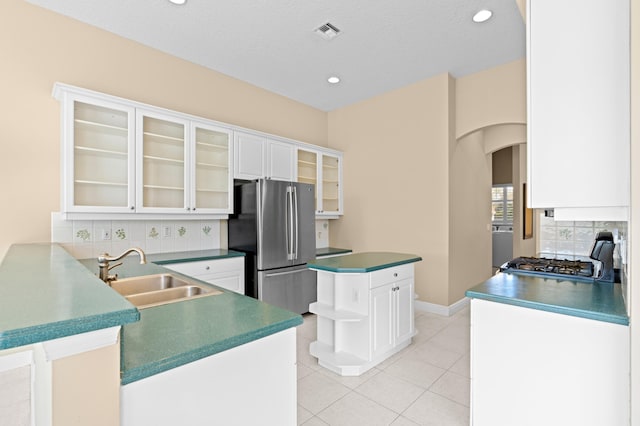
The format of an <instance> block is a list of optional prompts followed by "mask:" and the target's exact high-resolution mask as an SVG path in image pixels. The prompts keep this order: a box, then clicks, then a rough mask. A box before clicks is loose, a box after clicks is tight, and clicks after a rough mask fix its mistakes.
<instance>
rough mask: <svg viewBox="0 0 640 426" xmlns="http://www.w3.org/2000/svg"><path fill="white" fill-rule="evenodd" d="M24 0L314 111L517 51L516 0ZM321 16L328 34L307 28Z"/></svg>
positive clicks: (478, 66) (503, 59) (521, 50)
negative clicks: (481, 15)
mask: <svg viewBox="0 0 640 426" xmlns="http://www.w3.org/2000/svg"><path fill="white" fill-rule="evenodd" d="M28 1H29V2H30V3H33V4H36V5H40V6H42V7H45V8H47V9H50V10H53V11H55V12H59V13H61V14H64V15H67V16H70V17H72V18H75V19H78V20H80V21H83V22H86V23H88V24H91V25H94V26H96V27H99V28H103V29H105V30H107V31H110V32H113V33H115V34H118V35H120V36H122V37H126V38H128V39H131V40H135V41H137V42H139V43H142V44H144V45H147V46H151V47H154V48H156V49H158V50H161V51H163V52H166V53H169V54H171V55H174V56H177V57H180V58H183V59H186V60H188V61H191V62H194V63H196V64H200V65H203V66H205V67H208V68H211V69H213V70H216V71H219V72H221V73H223V74H226V75H229V76H232V77H235V78H237V79H240V80H243V81H246V82H248V83H251V84H253V85H256V86H258V87H262V88H264V89H266V90H269V91H271V92H275V93H279V94H281V95H283V96H286V97H288V98H291V99H294V100H296V101H299V102H302V103H304V104H307V105H310V106H312V107H315V108H318V109H320V110H323V111H331V110H333V109H336V108H340V107H343V106H346V105H349V104H351V103H354V102H357V101H360V100H363V99H367V98H370V97H372V96H375V95H378V94H380V93H384V92H386V91H389V90H392V89H395V88H399V87H402V86H406V85H408V84H411V83H414V82H417V81H420V80H423V79H426V78H429V77H432V76H434V75H437V74H440V73H443V72H449V73H451V74H452V75H453V76H454V77H461V76H464V75H467V74H472V73H475V72H478V71H481V70H484V69H488V68H491V67H494V66H496V65H500V64H503V63H507V62H510V61H513V60H516V59H519V58H522V57H524V54H525V28H524V23H523V20H522V17H521V15H520V13H519V11H518V7H517V5H516V2H515V0H248V1H247V0H216V1H213V0H187V3H186V4H185V5H184V6H176V5H173V4H171V3H169V1H168V0H28ZM485 8H486V9H490V10H492V11H493V18H492V19H491V20H489V21H487V22H485V23H482V24H476V23H474V22H472V20H471V18H472V16H473V14H474V13H475V12H476V11H478V10H480V9H485ZM326 22H330V23H331V24H333V25H335V26H336V27H338V28H339V29H340V30H341V33H340V35H339V36H338V37H336V38H335V39H333V40H330V41H325V40H323V39H321V38H320V37H319V36H317V35H316V34H315V33H314V30H315V29H316V28H317V27H319V26H320V25H322V24H324V23H326ZM331 75H338V76H339V77H340V78H341V79H342V81H341V82H340V84H337V85H330V84H329V83H327V78H328V77H329V76H331Z"/></svg>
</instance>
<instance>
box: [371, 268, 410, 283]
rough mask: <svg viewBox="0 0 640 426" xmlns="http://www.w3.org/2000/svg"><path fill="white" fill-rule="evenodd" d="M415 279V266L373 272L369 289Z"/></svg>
mask: <svg viewBox="0 0 640 426" xmlns="http://www.w3.org/2000/svg"><path fill="white" fill-rule="evenodd" d="M412 277H413V264H412V263H409V264H406V265H400V266H394V267H391V268H386V269H381V270H379V271H374V272H371V281H370V283H369V288H376V287H379V286H381V285H384V284H388V283H392V282H396V281H400V280H404V279H407V278H412Z"/></svg>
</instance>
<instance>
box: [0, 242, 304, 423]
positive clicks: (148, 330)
mask: <svg viewBox="0 0 640 426" xmlns="http://www.w3.org/2000/svg"><path fill="white" fill-rule="evenodd" d="M237 255H239V254H237V253H232V252H227V251H226V250H211V251H210V253H202V252H198V253H196V254H195V255H194V254H193V253H191V254H190V253H183V254H174V255H168V254H162V255H157V257H156V256H155V255H149V256H148V260H149V261H150V263H148V264H146V265H140V264H138V261H139V259H138V258H137V257H135V258H134V257H130V258H125V259H123V265H121V266H118V268H117V269H116V270H114V271H113V272H118V274H119V276H120V278H128V277H135V276H141V275H152V274H158V273H168V272H169V271H168V270H167V269H165V268H164V267H162V266H160V265H157V264H154V263H152V262H154V261H158V262H159V263H167V262H171V261H172V260H174V261H178V262H180V261H185V260H194V259H197V260H201V259H205V258H211V257H214V258H219V257H228V256H237ZM194 256H195V257H194ZM97 269H98V268H97V262H96V261H95V260H94V259H87V260H83V261H78V260H76V259H74V258H73V257H72V256H71V255H69V254H68V253H67V252H66V251H65V250H64V249H62V248H61V247H59V246H58V245H56V244H23V245H14V246H12V247H11V249H10V250H9V252H8V254H7V256H6V257H5V259H4V260H3V262H2V265H1V266H0V282H1V283H2V285H0V300H1V301H3V302H2V303H3V304H2V309H1V310H0V324H1V326H0V349H3V350H2V351H0V361H2V362H0V374H6V373H7V372H9V373H11V372H12V371H13V370H14V368H11V369H9V370H8V369H6V368H5V366H6V365H7V362H5V361H8V362H9V363H14V364H15V369H17V368H22V367H27V368H28V369H30V370H31V367H30V366H31V365H35V367H34V368H33V370H31V371H34V373H33V375H34V376H35V381H36V385H37V387H36V389H35V391H32V390H31V389H30V388H31V381H30V379H29V380H25V381H24V386H23V387H24V388H25V389H24V392H25V393H26V394H27V395H32V396H31V397H32V398H33V400H32V403H30V404H31V406H33V407H34V412H35V413H27V415H28V416H30V417H32V418H34V419H35V423H36V424H40V423H43V424H46V423H53V424H117V423H118V422H120V423H121V424H123V425H126V424H176V423H181V422H184V423H188V424H198V423H199V422H200V423H202V418H203V417H202V416H206V417H207V418H208V419H209V420H211V419H213V418H215V419H216V420H219V421H220V423H221V424H222V423H224V424H232V420H233V421H238V419H241V420H240V422H242V421H245V424H251V423H256V422H259V419H262V420H264V419H265V418H270V419H274V421H275V423H277V424H294V423H295V413H296V394H295V392H296V387H295V383H296V382H295V380H296V368H295V326H297V325H299V324H301V322H302V319H301V317H300V316H299V315H296V314H294V313H291V312H288V311H285V310H282V309H279V308H276V307H273V306H270V305H267V304H265V303H262V302H260V301H258V300H255V299H252V298H249V297H245V296H243V295H240V294H237V293H234V292H232V291H227V290H223V291H222V294H219V295H215V296H210V297H203V298H195V299H193V300H186V301H182V302H178V303H171V304H166V305H162V306H155V307H150V308H146V309H140V310H138V309H136V308H135V307H134V306H133V305H131V304H130V303H129V302H128V301H127V300H125V298H124V297H122V296H120V295H119V294H117V293H116V292H115V291H113V290H112V289H110V288H109V287H108V286H106V285H105V284H104V283H103V282H102V281H101V280H100V279H98V278H97V277H96V275H95V273H96V272H97ZM171 274H176V275H180V274H177V273H176V272H171ZM202 284H203V285H204V283H202ZM125 325H126V327H125ZM121 327H122V329H121ZM118 331H120V333H119V335H120V339H118ZM105 332H108V333H107V334H106V335H105ZM96 342H97V343H96ZM118 343H119V344H118ZM61 350H62V352H60V351H61ZM22 354H26V355H25V356H22ZM97 354H99V355H100V356H99V357H98V356H97ZM63 374H64V375H63ZM213 376H215V377H213ZM41 385H43V386H41ZM167 388H169V391H167ZM43 389H44V390H43ZM149 389H153V391H150V390H149ZM267 389H268V391H267ZM16 392H17V390H16V391H15V392H14V390H12V393H16ZM251 393H253V395H254V396H255V395H257V394H259V395H261V396H264V395H267V396H273V397H272V398H271V397H266V398H261V399H257V398H254V399H255V401H254V403H253V405H254V407H257V406H259V407H260V408H259V409H256V410H244V409H242V407H244V406H245V405H244V404H245V403H246V400H245V399H243V398H246V397H247V396H248V395H249V394H251ZM176 394H179V395H180V397H181V398H185V401H184V402H181V403H176V402H177V401H178V400H176ZM54 395H55V398H54ZM240 396H242V398H241V397H240ZM249 397H251V395H249ZM80 398H82V401H83V404H82V405H83V407H78V404H77V401H78V400H79V399H80ZM162 398H166V399H168V400H169V401H167V400H165V399H162ZM274 398H276V399H277V400H278V402H277V403H274ZM256 404H257V405H256ZM263 405H264V406H263ZM204 406H207V407H211V409H207V410H200V409H197V410H194V409H193V407H204ZM121 411H122V417H121ZM27 418H28V417H27ZM98 418H99V419H100V421H101V422H102V423H100V422H99V423H96V419H98ZM71 419H73V421H72V420H71ZM230 419H231V420H230Z"/></svg>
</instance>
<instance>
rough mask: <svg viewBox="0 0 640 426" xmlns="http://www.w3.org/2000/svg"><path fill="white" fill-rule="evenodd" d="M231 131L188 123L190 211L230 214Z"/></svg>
mask: <svg viewBox="0 0 640 426" xmlns="http://www.w3.org/2000/svg"><path fill="white" fill-rule="evenodd" d="M231 133H232V132H231V130H229V129H225V128H221V127H215V126H211V125H208V124H206V123H200V122H192V123H191V140H192V141H193V142H192V143H191V158H192V159H193V160H192V163H191V164H192V168H191V174H190V181H191V185H190V186H191V197H190V199H191V203H190V206H191V211H192V212H198V213H219V212H229V213H230V212H231V211H232V202H233V200H232V198H231V196H232V194H233V191H232V188H233V179H232V178H231V170H230V165H231V161H232V153H233V149H232V140H233V139H232V134H231Z"/></svg>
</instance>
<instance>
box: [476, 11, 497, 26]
mask: <svg viewBox="0 0 640 426" xmlns="http://www.w3.org/2000/svg"><path fill="white" fill-rule="evenodd" d="M491 15H493V12H492V11H490V10H487V9H483V10H481V11H479V12H478V13H476V14H475V15H473V22H478V23H479V22H484V21H487V20H488V19H489V18H491Z"/></svg>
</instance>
